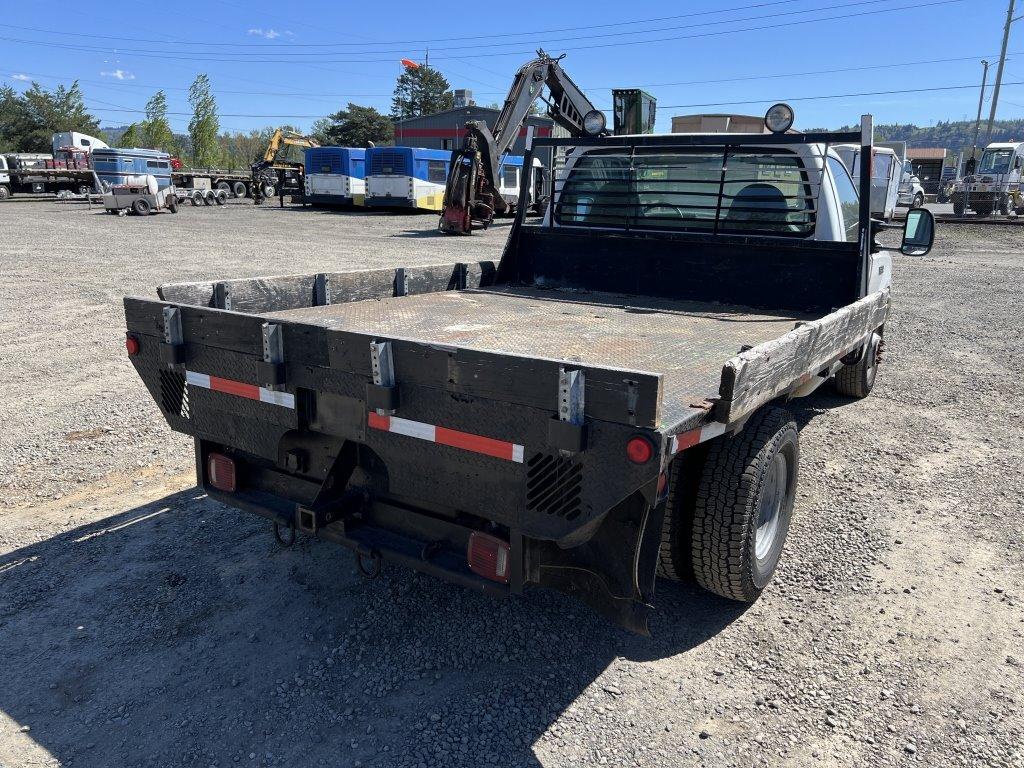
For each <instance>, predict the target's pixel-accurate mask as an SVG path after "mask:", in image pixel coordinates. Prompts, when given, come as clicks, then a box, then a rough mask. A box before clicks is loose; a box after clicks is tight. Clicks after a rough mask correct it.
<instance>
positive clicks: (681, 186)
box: [518, 116, 873, 249]
mask: <svg viewBox="0 0 1024 768" xmlns="http://www.w3.org/2000/svg"><path fill="white" fill-rule="evenodd" d="M850 143H854V144H858V145H860V146H861V149H862V151H863V152H871V149H872V146H873V138H872V123H871V118H870V116H865V117H863V118H862V120H861V130H860V131H856V132H853V131H845V132H813V133H783V134H770V133H769V134H730V133H720V134H670V135H658V136H608V137H602V138H595V139H579V138H536V139H534V140H533V142H532V143H531V145H530V146H529V147H528V148H527V153H526V157H525V158H524V161H523V162H524V167H530V164H531V163H532V159H533V157H534V156H538V157H541V158H543V157H545V156H548V157H550V163H549V166H548V169H547V173H546V174H545V175H544V187H545V190H544V192H545V195H546V196H547V199H548V200H551V201H554V202H553V203H552V204H551V206H550V211H549V212H548V215H547V216H546V217H545V225H546V226H549V227H555V226H559V227H574V228H576V227H579V228H592V229H617V230H625V231H631V230H646V231H663V232H692V233H710V234H738V235H763V236H767V237H787V238H810V237H812V236H813V234H814V229H815V224H816V220H817V215H818V211H819V208H820V200H819V198H820V195H821V190H822V183H821V180H822V174H823V172H824V171H823V168H824V165H825V158H826V156H827V155H828V150H829V148H830V147H831V146H833V145H836V144H850ZM801 145H804V146H806V145H811V146H813V147H815V152H814V153H813V154H812V159H814V160H815V162H816V165H815V166H814V167H808V164H807V163H805V162H804V161H803V159H802V158H801V156H800V155H799V154H798V153H797V152H795V151H794V148H796V147H798V146H801ZM547 147H550V148H551V151H543V148H547ZM819 148H820V151H819ZM577 152H586V154H585V155H583V156H581V157H579V159H575V158H574V157H573V155H574V153H577ZM865 156H870V155H865ZM856 182H857V186H858V188H859V192H860V198H861V204H860V210H859V225H860V230H861V231H860V233H859V235H860V236H859V238H858V242H859V243H860V245H861V247H862V248H864V249H866V248H867V245H866V244H867V242H868V238H867V236H866V232H867V228H868V220H869V219H870V210H869V209H870V189H871V178H870V168H865V169H861V170H860V173H859V178H858V179H857V180H856ZM526 188H527V185H523V189H522V190H521V192H520V195H521V199H520V204H519V209H518V210H519V214H520V215H519V222H518V223H519V224H522V223H523V222H524V217H525V212H526V211H527V210H528V206H527V202H526V194H525V191H526Z"/></svg>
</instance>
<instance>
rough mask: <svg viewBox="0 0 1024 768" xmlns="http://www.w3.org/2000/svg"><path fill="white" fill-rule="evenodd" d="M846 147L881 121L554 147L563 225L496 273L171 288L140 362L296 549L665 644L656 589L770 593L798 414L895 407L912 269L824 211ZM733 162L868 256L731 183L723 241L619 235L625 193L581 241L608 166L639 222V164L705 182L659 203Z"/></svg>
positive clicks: (925, 216)
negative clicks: (791, 412) (808, 400)
mask: <svg viewBox="0 0 1024 768" xmlns="http://www.w3.org/2000/svg"><path fill="white" fill-rule="evenodd" d="M851 140H860V141H861V143H862V145H863V146H864V148H865V149H867V150H870V147H871V139H870V122H869V121H868V122H867V123H866V127H865V128H864V130H863V131H862V132H861V133H857V134H853V135H852V136H851V135H850V134H803V135H800V136H799V137H795V136H791V135H789V134H786V135H784V136H782V137H778V136H761V135H757V136H753V135H752V136H739V135H731V136H728V137H721V136H717V137H693V136H690V137H687V136H668V137H614V138H608V139H594V140H587V142H586V144H587V145H588V146H586V147H582V148H581V147H579V146H577V145H578V143H579V142H578V141H577V142H572V141H570V140H559V139H548V140H539V141H538V142H536V145H537V146H547V145H550V146H551V147H552V148H553V149H555V148H558V147H559V146H563V147H565V148H566V149H570V148H573V149H572V153H573V154H572V155H571V158H572V162H571V163H570V164H569V166H567V167H566V168H564V169H562V171H561V172H560V173H556V174H553V175H552V176H551V184H552V188H551V190H550V192H551V200H552V204H551V206H549V210H548V212H547V214H546V215H545V217H544V219H543V220H542V221H540V222H532V223H531V222H527V220H526V217H525V211H526V208H527V207H528V206H522V205H521V206H520V208H519V213H518V215H517V218H516V221H515V223H514V225H513V228H512V231H511V233H510V236H509V241H508V243H507V244H506V248H505V251H504V253H503V256H502V259H501V261H500V262H499V263H497V264H495V263H492V262H477V263H455V264H443V265H430V266H408V267H402V268H398V269H386V270H370V271H359V272H333V273H326V272H325V273H317V274H308V275H291V276H283V277H273V278H258V279H244V280H223V281H214V282H202V283H179V284H169V285H164V286H161V287H160V289H159V297H160V300H158V301H157V300H152V299H139V298H128V299H126V300H125V314H126V320H127V328H128V337H127V346H128V352H129V355H130V359H131V360H132V362H133V364H134V365H135V367H136V370H137V371H138V372H139V374H140V376H141V378H142V380H143V381H144V382H145V384H146V386H147V388H148V389H149V391H150V393H151V395H152V396H153V398H154V399H155V400H156V402H157V403H158V404H159V406H160V408H161V411H162V414H163V416H164V418H165V419H166V420H167V422H168V424H169V425H170V426H171V427H172V428H173V429H175V430H177V431H180V432H184V433H186V434H189V435H192V436H193V437H194V438H195V443H196V465H197V473H198V479H199V483H200V485H201V486H202V487H203V488H205V489H206V490H207V492H208V493H209V494H210V496H211V497H213V498H215V499H218V500H220V501H223V502H224V503H226V504H229V505H232V506H235V507H238V508H240V509H244V510H247V511H250V512H253V513H256V514H258V515H261V516H263V517H266V518H268V519H269V520H270V521H271V522H272V523H273V524H274V527H275V532H276V533H277V534H278V536H279V537H280V538H281V539H282V540H285V539H287V538H288V537H286V536H284V533H285V532H291V534H294V533H295V532H296V531H298V532H301V533H304V534H308V535H313V536H318V537H320V538H324V539H327V540H331V541H334V542H337V543H340V544H342V545H344V546H346V547H348V548H350V549H352V550H353V551H354V552H355V553H356V557H357V562H358V564H359V567H360V569H361V570H362V571H363V572H364V573H365V574H366V575H368V576H373V575H375V574H376V573H378V572H379V570H380V567H381V564H382V562H384V561H392V562H397V563H400V564H403V565H406V566H409V567H412V568H416V569H418V570H421V571H424V572H427V573H432V574H434V575H437V576H440V577H443V578H445V579H448V580H450V581H453V582H456V583H459V584H462V585H464V586H467V587H470V588H473V589H477V590H480V591H483V592H486V593H488V594H493V595H507V594H510V593H517V592H520V591H522V590H523V589H524V587H526V586H542V587H548V588H553V589H557V590H561V591H565V592H569V593H572V594H574V595H576V596H578V597H580V598H581V599H583V600H584V601H586V602H588V603H589V604H590V605H592V606H593V607H594V608H596V609H597V610H599V611H600V612H602V613H603V614H605V615H607V616H608V617H610V618H611V619H613V620H614V621H616V622H617V623H619V624H621V625H622V626H625V627H628V628H630V629H632V630H634V631H637V632H642V633H645V632H647V617H648V613H649V610H650V607H651V603H652V600H653V592H654V579H655V573H656V572H660V573H662V574H663V575H665V576H668V577H670V578H686V577H687V576H689V577H692V578H696V579H697V581H698V582H699V583H701V584H702V585H703V586H705V587H706V588H708V589H710V590H712V591H714V592H717V593H718V594H722V595H724V596H727V597H731V598H734V599H738V600H752V599H755V598H756V597H757V595H758V594H760V591H761V590H762V589H763V588H764V587H765V586H766V584H767V583H768V580H769V579H770V578H771V575H772V573H773V572H774V569H775V565H776V563H777V562H778V558H779V557H780V556H781V550H782V543H783V542H784V540H785V534H786V529H787V528H788V523H789V515H790V514H791V511H792V505H793V498H794V496H795V488H796V466H797V463H798V458H799V450H798V444H797V428H796V425H795V423H794V422H793V420H792V419H791V418H790V417H788V416H787V415H786V412H785V410H784V409H783V408H781V407H779V406H780V405H782V404H784V403H785V402H786V401H787V400H789V399H792V398H794V397H800V396H803V395H806V394H809V393H810V392H812V391H814V390H815V389H816V388H817V387H818V386H820V385H821V384H822V383H824V382H826V381H828V380H830V379H832V378H833V377H835V378H836V380H837V386H838V387H839V388H840V391H844V392H845V393H846V394H850V395H853V396H864V395H866V394H867V392H869V391H870V389H871V386H872V385H873V383H874V371H875V370H876V369H877V362H878V359H879V356H878V350H879V348H880V343H881V336H882V332H883V328H884V325H885V321H886V318H887V316H888V312H889V288H888V284H889V276H890V275H891V254H890V253H888V252H886V251H884V249H881V248H879V247H877V246H876V245H875V244H874V240H873V234H874V227H875V225H873V224H872V223H871V221H870V216H869V213H868V210H867V202H866V200H865V202H864V204H861V205H859V206H858V205H857V204H856V202H855V203H854V208H853V212H851V209H850V208H849V207H848V208H846V209H840V207H839V203H838V202H837V201H838V199H839V198H838V197H837V198H835V200H834V201H831V202H830V200H832V198H830V196H831V195H832V194H833V193H836V194H838V191H837V187H838V184H837V182H836V180H835V179H834V178H833V177H832V175H831V174H832V173H833V170H832V164H831V160H832V159H833V157H834V159H835V161H836V163H837V164H838V167H839V168H841V167H842V164H841V162H839V160H838V157H837V156H834V155H830V154H828V150H827V145H828V144H829V143H830V142H831V143H837V142H841V141H851ZM808 144H811V145H814V146H815V147H818V148H819V149H815V150H814V151H810V150H809V149H807V148H806V147H805V145H808ZM716 145H717V146H718V147H719V149H718V150H716V151H721V148H722V147H723V146H724V145H727V147H725V149H724V151H725V153H726V159H728V156H729V152H732V151H734V150H733V149H730V148H739V149H738V150H737V151H739V152H741V153H746V155H751V153H752V152H753V154H752V156H756V157H761V156H765V157H770V156H772V155H771V152H774V151H778V152H783V153H789V152H791V151H792V150H791V149H790V148H798V149H799V148H801V147H804V148H803V149H800V152H802V153H803V154H801V155H800V157H803V158H804V159H805V161H806V163H807V166H806V168H804V170H803V171H801V173H802V174H804V175H803V176H796V177H795V178H797V179H804V181H802V182H800V183H799V184H798V186H797V189H798V193H799V194H796V195H793V199H795V200H803V199H804V198H805V197H807V195H805V194H804V193H803V191H801V190H802V188H803V187H804V186H806V187H807V188H808V189H809V188H810V187H811V186H812V184H813V186H814V188H815V190H814V193H813V198H814V201H815V206H814V207H813V208H811V207H807V208H800V210H799V211H798V212H799V213H800V215H801V216H803V215H805V214H806V212H808V211H810V212H813V213H814V214H815V215H816V216H817V217H818V221H817V223H816V224H815V225H814V228H813V231H814V232H815V233H816V235H815V238H821V237H823V236H824V235H825V234H827V233H828V232H833V231H836V224H835V222H836V221H838V222H839V225H838V226H839V229H840V230H842V224H843V219H842V216H843V215H844V211H845V215H846V216H847V217H848V218H849V217H850V216H853V217H855V218H854V219H853V221H854V223H856V232H854V231H853V229H847V230H845V234H847V235H851V236H853V235H855V239H851V240H846V239H845V238H844V239H843V240H842V241H837V240H827V239H815V238H810V237H808V238H803V237H795V236H792V233H793V232H794V230H793V226H794V225H793V224H792V223H791V222H792V221H793V220H796V219H795V218H793V217H791V215H790V211H786V212H785V214H784V216H783V218H782V219H778V218H776V224H774V225H772V226H774V227H775V229H774V230H770V231H772V232H775V233H776V234H769V235H767V236H766V235H763V234H761V233H752V232H749V231H742V230H744V227H743V226H739V224H737V223H736V222H741V221H742V222H749V221H750V219H742V218H740V217H739V216H738V215H737V212H738V211H741V210H742V209H743V208H744V206H745V205H749V203H748V202H747V200H748V198H746V197H744V193H743V192H738V193H736V194H735V195H734V194H732V193H731V192H730V193H728V198H729V201H728V202H729V205H730V206H731V207H732V208H733V211H732V214H730V215H734V218H735V221H730V220H729V219H728V217H724V218H723V217H721V216H720V214H721V209H722V207H723V205H722V200H724V197H723V194H726V193H723V192H722V190H724V189H727V187H726V185H725V184H724V183H722V184H719V183H718V182H715V184H714V188H715V189H717V190H718V192H717V193H716V196H717V197H718V198H719V203H718V204H717V206H716V207H717V209H718V210H716V211H715V213H714V224H713V226H714V230H713V231H709V232H692V231H678V230H680V229H681V228H680V227H679V226H678V225H677V224H673V225H672V226H673V227H675V230H673V229H672V228H671V227H669V226H668V225H666V224H665V223H664V222H662V221H659V220H657V218H658V217H657V216H655V217H653V218H652V219H647V220H641V218H638V216H637V214H638V212H639V211H641V209H642V210H643V211H644V212H645V213H646V212H647V209H649V208H659V209H660V208H665V207H670V208H676V207H679V205H677V204H676V203H666V202H663V201H661V202H657V203H654V204H648V203H642V204H641V205H640V206H639V207H637V204H636V203H633V202H631V203H629V205H630V206H632V207H633V208H635V210H632V209H631V213H630V214H629V220H630V221H631V222H633V224H632V225H630V226H627V227H626V228H625V229H624V230H623V229H621V228H618V227H617V226H608V214H607V213H600V208H601V206H602V205H603V203H601V202H600V200H599V199H598V196H599V194H603V192H601V190H607V189H609V188H611V187H615V183H612V184H611V185H610V186H609V183H608V180H607V178H604V177H602V178H601V179H600V184H598V185H597V186H595V187H594V189H595V190H598V191H597V192H594V191H589V192H587V195H588V197H587V202H586V203H585V215H586V216H591V217H592V219H593V221H595V222H597V221H600V222H601V225H600V226H594V225H591V224H590V223H587V222H583V223H580V217H579V216H578V215H577V214H578V213H579V210H580V209H581V207H580V206H579V205H578V204H577V203H573V202H572V197H573V194H574V193H572V192H571V189H572V184H573V183H575V182H574V179H577V178H578V174H579V173H580V170H579V169H580V168H582V167H584V166H585V165H586V162H587V161H586V158H587V157H588V156H590V155H592V156H593V157H597V158H599V162H600V163H602V166H601V167H602V168H607V167H608V163H609V162H611V160H615V158H618V157H620V156H621V157H623V158H627V162H628V164H629V166H628V167H629V172H630V174H631V176H630V184H631V185H632V186H631V188H630V193H629V194H630V196H631V198H630V199H632V196H634V195H635V194H637V193H638V192H637V190H639V193H640V194H644V192H643V190H644V189H646V188H645V187H642V186H641V184H642V183H644V182H642V177H641V176H640V175H636V174H635V168H636V166H637V165H638V163H637V161H636V157H638V156H649V157H651V158H664V157H673V155H672V154H671V153H673V152H675V153H678V155H679V156H680V157H684V159H685V161H684V162H679V163H678V165H672V166H669V168H670V169H671V170H670V172H664V171H665V167H664V166H663V167H661V168H659V169H658V172H657V173H656V174H655V175H653V176H651V178H653V179H655V180H657V183H658V184H662V183H665V180H666V179H668V180H671V179H672V178H673V174H675V173H676V170H678V169H680V168H684V169H688V168H690V167H691V160H690V159H689V158H691V157H692V156H694V155H693V153H694V152H698V151H699V152H706V151H707V150H706V148H707V147H712V146H716ZM766 147H767V149H766ZM774 147H778V148H779V149H777V150H776V149H773V148H774ZM820 147H825V150H824V151H821V150H820ZM748 148H754V149H753V150H751V149H748ZM645 153H646V154H645ZM815 153H817V154H815ZM551 154H552V155H555V154H556V153H555V152H552V153H551ZM816 157H817V160H815V158H816ZM826 160H828V161H829V162H827V163H826ZM528 161H529V155H528ZM659 162H660V161H659ZM673 162H677V161H673ZM772 162H774V161H772ZM573 164H575V166H574V165H573ZM727 165H729V163H728V162H723V163H722V166H723V168H724V167H726V166H727ZM771 167H774V166H771ZM766 168H767V169H769V170H770V167H769V166H768V165H764V167H763V168H761V169H759V171H758V173H757V174H756V179H757V180H756V185H760V187H763V186H764V181H763V180H764V178H765V173H766V171H765V169H766ZM813 170H817V171H819V172H820V176H821V177H820V180H816V181H813V182H812V181H811V180H810V178H809V176H810V174H811V171H813ZM835 172H837V173H838V172H839V171H838V170H837V171H835ZM842 172H843V173H845V170H843V171H842ZM602 173H604V171H602ZM785 173H786V174H789V175H788V176H786V177H785V178H794V177H793V175H792V171H791V170H786V171H785ZM573 174H577V176H573ZM637 179H641V181H640V182H637ZM860 182H861V183H860V188H861V189H862V190H869V188H870V178H869V177H868V176H867V175H866V174H862V178H861V180H860ZM616 183H617V182H616ZM846 183H847V184H849V185H851V188H852V182H851V181H850V180H849V178H848V176H847V179H846ZM778 184H779V185H780V189H781V188H783V187H782V185H784V184H789V182H788V181H779V182H778ZM785 188H786V189H789V187H785ZM755 191H757V192H760V189H755ZM662 193H663V192H659V193H658V194H662ZM613 194H618V193H617V192H614V193H613ZM665 194H667V193H665ZM671 194H678V193H676V192H672V193H671ZM686 194H692V193H689V192H687V193H686ZM773 194H774V193H773ZM671 199H673V200H675V199H681V198H671ZM758 199H760V198H758ZM737 201H740V202H737ZM756 202H757V201H756V200H755V203H756ZM616 205H618V204H616ZM798 205H799V206H803V205H804V203H803V202H800V203H798ZM573 206H575V210H576V213H573V214H571V215H570V214H566V211H567V210H569V209H572V208H573ZM701 207H706V206H701ZM754 208H755V209H757V211H763V210H764V209H763V208H760V207H758V205H754ZM595 212H597V213H600V217H603V218H600V217H595ZM759 215H760V214H759ZM773 215H775V214H773ZM703 216H704V213H700V215H699V216H698V219H699V222H698V223H699V226H705V224H706V221H705V220H704V219H703V218H701V217H703ZM573 217H575V218H573ZM829 217H831V218H829ZM672 218H673V221H675V220H676V218H675V217H674V216H673V217H672ZM911 218H912V220H913V221H912V223H911V224H908V232H909V231H910V230H911V229H913V230H914V232H913V233H912V234H914V236H916V238H917V240H916V241H915V240H913V238H911V240H906V238H905V243H904V250H905V251H906V252H908V253H910V252H917V253H920V252H926V251H927V249H928V248H929V247H930V242H931V240H930V238H931V236H932V230H931V229H929V227H930V226H931V222H932V219H931V214H930V213H929V212H927V211H917V212H914V213H913V214H912V215H911ZM826 219H828V221H826ZM754 221H757V219H754ZM779 222H781V224H779ZM847 223H848V224H849V223H850V222H849V220H848V221H847ZM639 224H643V225H645V226H648V228H647V229H643V230H637V229H635V228H634V227H635V226H637V225H639ZM759 226H760V225H759ZM851 227H852V225H851ZM756 228H757V227H755V229H756ZM719 229H723V230H725V229H736V230H737V231H734V232H725V231H722V232H719V231H718V230H719ZM748 229H749V228H748ZM914 248H916V249H917V250H916V251H914V250H913V249H914ZM744 472H747V473H748V475H749V478H750V479H748V480H743V479H742V478H743V477H747V475H744V474H743V473H744ZM762 534H763V535H762Z"/></svg>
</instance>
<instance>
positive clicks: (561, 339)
mask: <svg viewBox="0 0 1024 768" xmlns="http://www.w3.org/2000/svg"><path fill="white" fill-rule="evenodd" d="M641 301H642V302H643V305H642V307H641V306H640V305H639V304H638V302H641ZM265 316H266V317H268V318H274V319H280V320H286V321H291V322H300V323H309V324H313V325H318V326H322V327H324V328H328V329H332V330H343V331H356V332H361V333H368V334H380V335H382V336H393V337H401V338H406V339H416V340H422V341H425V342H431V343H437V344H450V345H458V346H462V347H467V348H470V349H476V350H481V351H486V352H506V353H512V354H516V355H525V356H535V357H547V358H553V359H557V360H565V361H567V362H577V363H583V364H589V365H597V366H607V367H613V368H629V369H631V370H637V371H647V372H650V373H660V374H662V375H663V377H664V379H663V381H664V384H663V386H664V390H663V404H662V423H671V422H672V421H673V420H674V419H675V418H679V417H681V416H682V415H683V413H684V412H685V411H686V410H687V409H688V407H689V406H690V404H691V403H698V402H700V401H701V400H703V399H704V398H713V397H717V395H718V385H719V382H720V379H721V371H722V366H723V365H724V364H725V362H726V361H727V360H728V359H729V358H731V357H733V356H734V355H736V354H737V353H738V352H739V350H740V347H741V346H743V345H751V346H756V345H757V344H760V343H762V342H765V341H770V340H772V339H774V338H777V337H779V336H782V335H784V334H786V333H788V332H789V331H791V330H792V329H793V325H794V322H795V321H798V320H812V319H815V318H814V317H813V316H810V315H798V314H795V313H783V314H771V313H766V312H762V311H757V310H752V309H749V308H745V307H732V306H727V305H722V304H709V303H702V302H691V301H667V300H660V299H646V298H643V299H641V298H640V297H637V296H625V295H617V294H610V293H593V292H568V291H562V290H553V289H552V290H545V289H540V288H523V287H510V288H502V289H489V290H464V291H443V292H439V293H427V294H419V295H415V296H402V297H396V298H387V299H380V300H376V301H357V302H350V303H345V304H331V305H328V306H323V307H308V308H304V309H293V310H288V311H284V312H274V313H270V314H268V315H265Z"/></svg>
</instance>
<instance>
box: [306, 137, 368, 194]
mask: <svg viewBox="0 0 1024 768" xmlns="http://www.w3.org/2000/svg"><path fill="white" fill-rule="evenodd" d="M305 165H306V181H305V202H307V203H310V204H312V205H339V206H340V205H363V202H364V198H365V196H366V150H365V149H356V148H355V147H311V148H309V149H307V150H306V157H305Z"/></svg>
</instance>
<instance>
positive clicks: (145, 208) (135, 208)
mask: <svg viewBox="0 0 1024 768" xmlns="http://www.w3.org/2000/svg"><path fill="white" fill-rule="evenodd" d="M152 210H153V206H151V205H150V204H149V201H148V200H146V199H144V198H141V197H140V198H139V199H138V200H136V201H135V202H133V203H132V212H133V213H134V214H135V215H136V216H149V214H150V212H151V211H152Z"/></svg>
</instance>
